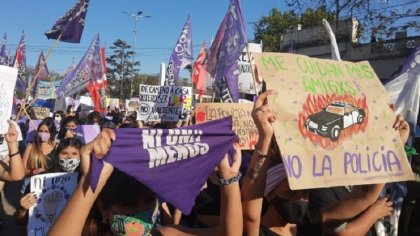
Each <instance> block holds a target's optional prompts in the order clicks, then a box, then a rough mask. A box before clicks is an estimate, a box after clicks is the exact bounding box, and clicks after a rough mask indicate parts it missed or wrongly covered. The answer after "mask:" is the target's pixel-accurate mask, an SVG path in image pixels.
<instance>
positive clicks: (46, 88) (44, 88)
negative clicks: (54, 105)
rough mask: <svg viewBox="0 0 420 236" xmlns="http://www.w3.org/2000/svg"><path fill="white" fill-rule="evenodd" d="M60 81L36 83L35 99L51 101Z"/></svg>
mask: <svg viewBox="0 0 420 236" xmlns="http://www.w3.org/2000/svg"><path fill="white" fill-rule="evenodd" d="M60 84H61V80H57V81H42V80H40V81H38V84H37V86H36V97H37V99H52V98H55V91H56V89H57V88H58V87H60Z"/></svg>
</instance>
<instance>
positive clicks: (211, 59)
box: [206, 15, 227, 77]
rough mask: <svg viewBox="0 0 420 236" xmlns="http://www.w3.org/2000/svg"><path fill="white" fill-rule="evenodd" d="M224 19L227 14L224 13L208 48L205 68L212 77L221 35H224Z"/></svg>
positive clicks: (214, 71) (214, 72)
mask: <svg viewBox="0 0 420 236" xmlns="http://www.w3.org/2000/svg"><path fill="white" fill-rule="evenodd" d="M226 19H227V15H225V18H223V21H222V23H221V24H220V26H219V29H218V30H217V34H216V38H215V39H214V40H213V42H212V43H211V46H210V49H209V56H208V59H207V64H206V70H207V71H208V72H209V73H210V74H211V76H212V77H214V76H215V74H216V65H217V58H218V55H219V50H220V44H221V43H222V39H223V35H225V28H226Z"/></svg>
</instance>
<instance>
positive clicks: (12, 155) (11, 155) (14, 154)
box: [9, 151, 20, 158]
mask: <svg viewBox="0 0 420 236" xmlns="http://www.w3.org/2000/svg"><path fill="white" fill-rule="evenodd" d="M19 154H20V152H19V151H17V152H16V153H13V154H9V158H12V157H14V156H16V155H19Z"/></svg>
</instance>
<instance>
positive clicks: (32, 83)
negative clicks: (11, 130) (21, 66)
mask: <svg viewBox="0 0 420 236" xmlns="http://www.w3.org/2000/svg"><path fill="white" fill-rule="evenodd" d="M62 35H63V33H61V34H60V35H59V36H58V37H57V39H56V40H55V41H54V43H53V44H52V45H51V47H50V48H49V49H48V53H47V56H45V60H44V63H43V65H42V66H41V68H40V69H39V70H38V72H37V73H36V75H35V77H33V78H34V79H32V82H31V84H30V86H29V87H28V91H27V92H26V95H25V98H24V99H23V103H22V104H21V106H20V109H19V112H18V114H17V118H19V116H20V114H21V113H22V111H23V110H25V113H26V115H28V113H27V112H26V108H25V105H26V103H27V102H28V98H29V95H30V91H31V89H32V87H33V86H34V84H35V80H36V79H37V78H38V76H39V74H40V73H41V72H42V70H43V69H44V65H45V64H46V63H47V61H48V58H49V57H50V56H51V54H52V52H53V51H54V50H55V48H56V46H57V44H58V42H59V41H60V39H61V36H62ZM28 117H29V116H28ZM29 119H30V118H29Z"/></svg>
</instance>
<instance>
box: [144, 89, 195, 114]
mask: <svg viewBox="0 0 420 236" xmlns="http://www.w3.org/2000/svg"><path fill="white" fill-rule="evenodd" d="M139 99H140V110H139V115H138V119H139V120H143V121H160V120H162V121H178V120H188V118H189V115H190V112H191V101H192V88H191V87H179V86H153V85H143V84H141V85H140V97H139Z"/></svg>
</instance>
